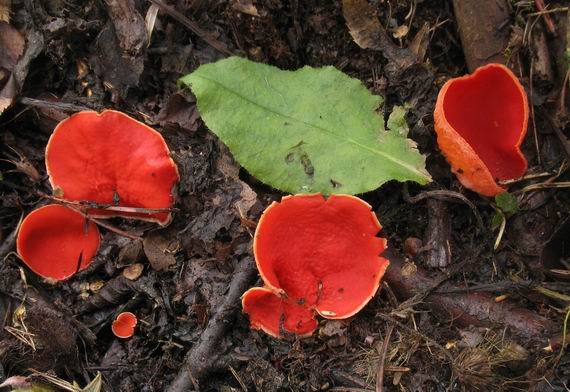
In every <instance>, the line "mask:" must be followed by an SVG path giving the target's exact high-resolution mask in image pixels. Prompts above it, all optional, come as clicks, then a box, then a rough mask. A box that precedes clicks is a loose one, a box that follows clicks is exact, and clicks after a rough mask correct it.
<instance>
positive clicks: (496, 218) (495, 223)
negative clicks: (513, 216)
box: [491, 212, 505, 230]
mask: <svg viewBox="0 0 570 392" xmlns="http://www.w3.org/2000/svg"><path fill="white" fill-rule="evenodd" d="M503 219H505V217H504V215H501V214H500V213H498V212H495V214H493V218H492V219H491V230H497V229H498V228H499V227H501V223H503Z"/></svg>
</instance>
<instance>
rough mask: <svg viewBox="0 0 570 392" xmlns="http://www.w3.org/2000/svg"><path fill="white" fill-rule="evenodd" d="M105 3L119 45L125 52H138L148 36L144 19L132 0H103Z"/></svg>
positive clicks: (131, 53)
mask: <svg viewBox="0 0 570 392" xmlns="http://www.w3.org/2000/svg"><path fill="white" fill-rule="evenodd" d="M105 3H107V11H108V12H109V16H110V18H111V21H112V22H113V26H114V27H115V34H116V35H117V38H118V39H119V46H120V47H121V49H122V50H123V51H124V52H125V53H127V54H130V55H133V56H134V55H137V54H139V53H140V52H141V51H142V49H143V48H144V47H146V44H147V42H148V38H147V30H146V25H145V22H144V19H143V18H142V16H141V14H139V12H138V11H137V9H136V8H135V2H134V0H105Z"/></svg>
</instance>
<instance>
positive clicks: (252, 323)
mask: <svg viewBox="0 0 570 392" xmlns="http://www.w3.org/2000/svg"><path fill="white" fill-rule="evenodd" d="M255 293H263V294H269V295H273V296H275V298H277V299H278V300H279V301H283V302H288V301H287V300H286V299H285V298H282V297H280V296H279V295H278V294H276V293H275V291H274V290H272V289H271V288H269V287H267V286H263V287H252V288H250V289H249V290H247V291H246V292H245V293H243V294H242V296H241V307H242V309H243V311H244V313H246V314H247V315H248V316H249V320H250V328H252V329H257V330H261V331H263V332H265V333H266V334H268V335H270V336H272V337H274V338H276V339H281V338H282V337H283V335H281V331H280V330H278V331H277V332H274V330H273V329H270V328H267V327H266V324H264V323H261V322H256V321H254V320H253V319H252V317H251V313H250V312H248V311H246V309H247V308H248V307H247V306H246V301H247V299H248V296H251V295H253V294H255ZM307 311H309V312H311V313H312V316H313V320H314V321H315V324H317V325H316V327H315V328H314V329H312V330H311V331H309V332H307V333H296V332H294V331H287V330H285V331H286V332H287V333H289V334H291V335H295V336H298V337H300V338H308V337H309V336H311V335H312V334H313V332H315V329H316V328H317V327H318V321H317V320H316V319H315V312H314V311H313V310H312V309H307ZM283 314H285V311H283V312H282V315H283ZM280 316H281V315H280Z"/></svg>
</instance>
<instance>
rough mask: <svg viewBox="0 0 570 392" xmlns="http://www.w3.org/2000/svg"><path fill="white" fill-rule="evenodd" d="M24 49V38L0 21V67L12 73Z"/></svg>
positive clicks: (7, 24)
mask: <svg viewBox="0 0 570 392" xmlns="http://www.w3.org/2000/svg"><path fill="white" fill-rule="evenodd" d="M25 47H26V39H25V38H24V36H23V35H22V34H21V33H20V32H19V31H18V30H16V29H15V28H14V27H12V26H11V25H10V24H9V23H7V22H3V21H0V67H2V68H5V69H7V70H8V71H10V72H12V71H13V70H14V67H15V66H16V64H17V63H18V59H19V58H20V57H22V55H23V54H24V49H25Z"/></svg>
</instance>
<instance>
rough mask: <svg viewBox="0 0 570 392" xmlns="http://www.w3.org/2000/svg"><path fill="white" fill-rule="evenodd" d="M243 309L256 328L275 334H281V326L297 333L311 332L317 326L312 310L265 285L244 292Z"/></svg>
mask: <svg viewBox="0 0 570 392" xmlns="http://www.w3.org/2000/svg"><path fill="white" fill-rule="evenodd" d="M243 309H244V312H246V313H247V314H248V315H249V319H250V321H251V325H252V326H253V327H254V328H261V329H263V330H264V331H265V332H267V333H269V334H270V335H273V336H280V335H281V327H282V328H283V329H284V330H285V331H287V332H291V333H295V334H297V335H305V334H310V333H311V332H313V331H314V330H315V328H317V321H316V320H315V318H314V316H313V312H312V311H311V310H309V309H307V308H306V307H304V306H299V305H296V304H294V303H289V302H287V301H285V300H283V299H282V298H280V297H278V296H277V295H276V294H275V293H274V292H273V291H271V290H269V289H266V288H263V287H254V288H252V289H250V290H248V291H247V292H246V293H245V294H244V297H243Z"/></svg>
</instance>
